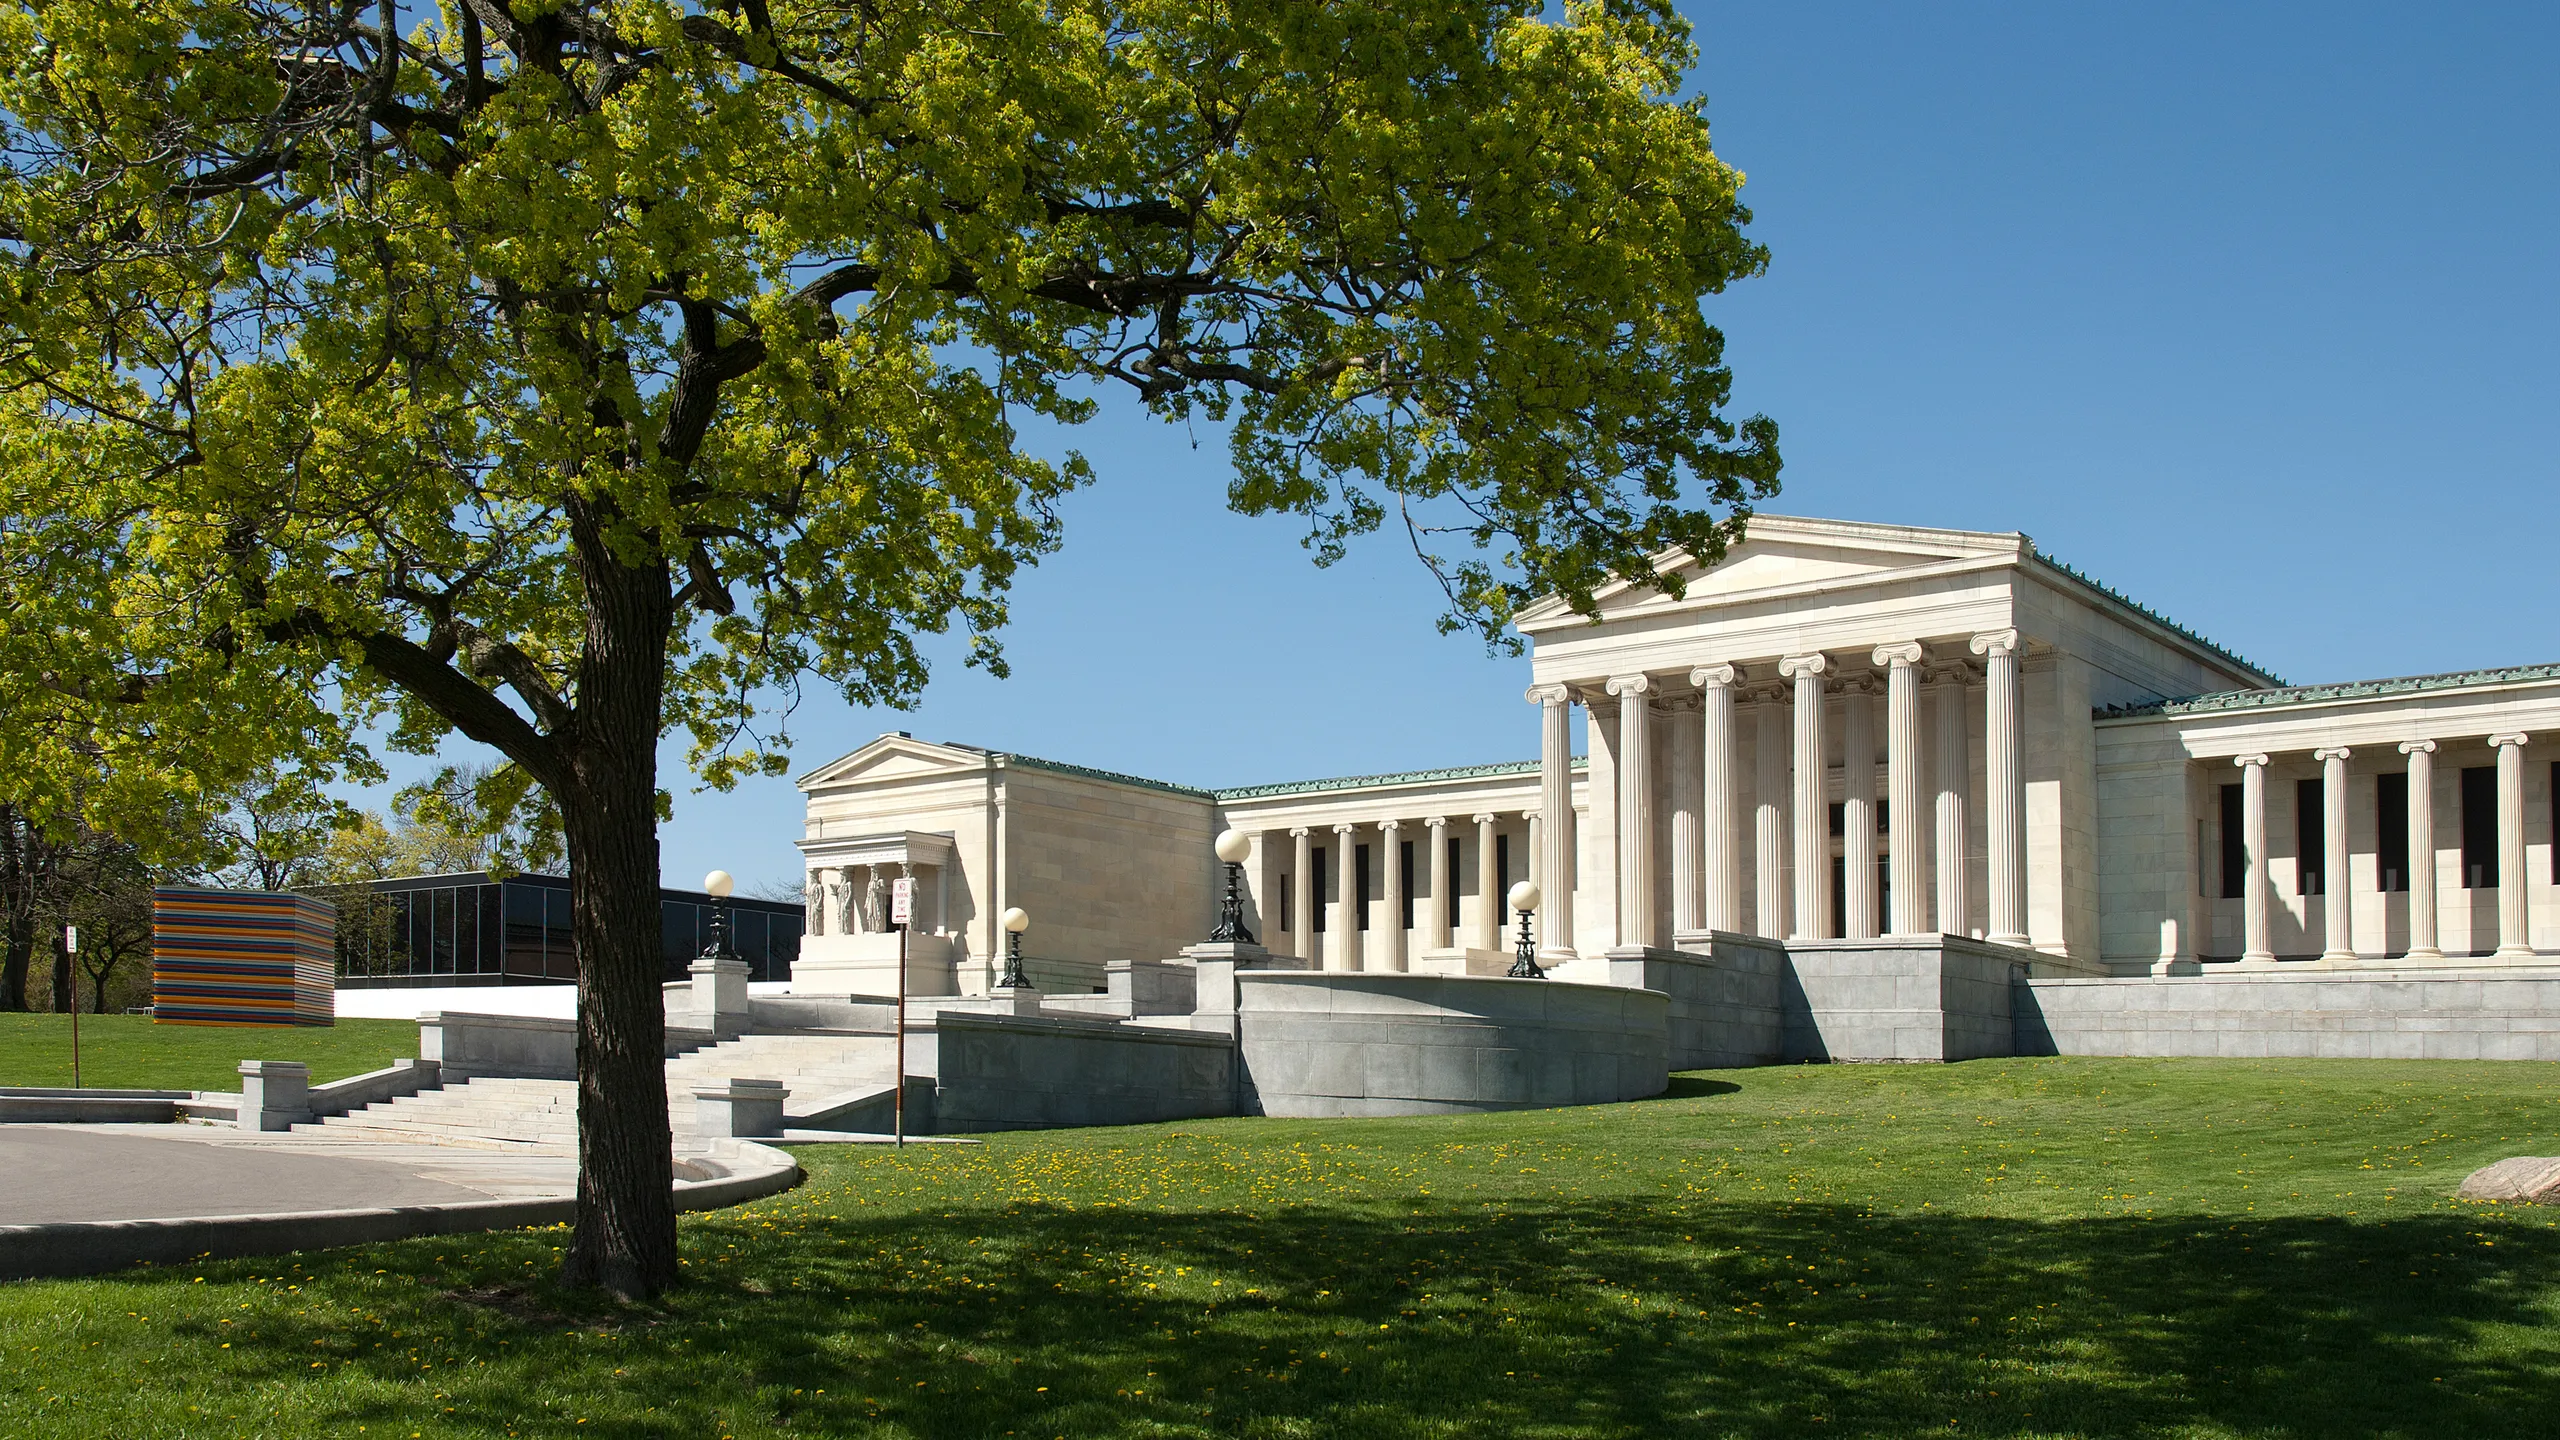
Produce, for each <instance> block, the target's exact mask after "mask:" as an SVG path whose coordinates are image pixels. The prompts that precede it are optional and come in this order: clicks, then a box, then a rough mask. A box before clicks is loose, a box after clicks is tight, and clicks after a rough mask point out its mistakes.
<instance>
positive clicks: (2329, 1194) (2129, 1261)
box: [0, 1060, 2560, 1440]
mask: <svg viewBox="0 0 2560 1440" xmlns="http://www.w3.org/2000/svg"><path fill="white" fill-rule="evenodd" d="M2537 1153H2538V1154H2551V1153H2560V1067H2554V1066H2550V1065H2524V1064H2508V1065H2469V1064H2454V1063H2406V1064H2403V1063H2383V1062H2376V1063H2357V1062H2316V1061H2276V1062H2265V1063H2242V1062H2216V1061H2127V1060H2115V1061H2100V1060H2035V1061H2014V1062H2008V1061H1983V1062H1975V1063H1973V1064H1968V1065H1959V1066H1944V1067H1921V1066H1894V1067H1883V1066H1878V1067H1846V1066H1841V1067H1828V1068H1799V1069H1785V1070H1759V1071H1746V1072H1720V1073H1716V1074H1712V1075H1698V1076H1690V1077H1684V1078H1683V1079H1681V1080H1679V1081H1677V1082H1675V1087H1674V1091H1673V1093H1672V1095H1670V1096H1669V1097H1666V1098H1664V1099H1660V1100H1656V1101H1650V1102H1646V1103H1642V1104H1637V1105H1628V1106H1617V1107H1610V1108H1604V1109H1588V1110H1571V1111H1549V1112H1542V1113H1531V1114H1512V1115H1494V1116H1480V1117H1467V1118H1457V1119H1427V1120H1381V1121H1335V1122H1323V1123H1309V1122H1284V1121H1268V1120H1265V1121H1253V1120H1227V1121H1205V1122H1191V1123H1185V1124H1175V1125H1165V1126H1153V1127H1146V1128H1137V1129H1123V1130H1104V1131H1081V1132H1072V1131H1071V1132H1051V1133H1045V1134H1022V1135H1007V1136H996V1137H990V1138H989V1140H988V1143H987V1144H985V1145H984V1146H982V1147H966V1148H964V1147H955V1146H940V1147H917V1148H913V1149H910V1150H908V1151H906V1152H904V1153H898V1152H893V1151H890V1150H886V1149H873V1148H852V1147H843V1148H811V1149H808V1150H804V1151H803V1152H802V1156H803V1160H804V1163H806V1164H807V1165H808V1166H809V1167H810V1169H811V1171H812V1177H811V1181H810V1183H809V1184H808V1185H806V1186H804V1187H803V1188H801V1189H799V1190H797V1191H794V1192H792V1193H789V1194H786V1195H782V1196H778V1197H775V1198H774V1199H772V1200H769V1201H766V1202H764V1203H762V1204H759V1205H756V1206H752V1207H747V1208H744V1209H740V1210H734V1211H728V1212H724V1213H721V1214H717V1215H710V1216H702V1217H696V1218H693V1219H690V1220H688V1221H686V1222H685V1227H684V1242H685V1250H686V1255H687V1257H688V1258H687V1265H688V1270H689V1273H690V1275H691V1277H692V1279H691V1283H690V1284H688V1285H687V1286H686V1287H685V1288H684V1289H682V1290H681V1291H679V1292H678V1293H676V1294H675V1295H673V1296H672V1297H670V1298H669V1299H668V1301H667V1302H666V1303H665V1304H664V1305H663V1306H659V1307H650V1308H635V1309H628V1310H623V1309H615V1308H613V1307H610V1306H606V1305H599V1304H595V1303H592V1302H590V1301H588V1300H586V1299H584V1298H582V1297H579V1296H572V1295H564V1294H562V1293H560V1292H557V1291H555V1290H554V1289H552V1288H551V1287H550V1286H549V1285H548V1283H547V1278H548V1276H549V1274H550V1272H551V1270H552V1267H553V1265H554V1263H555V1259H556V1251H555V1249H554V1247H555V1246H557V1245H558V1244H560V1243H561V1241H562V1239H563V1237H562V1236H561V1235H560V1234H559V1233H557V1232H527V1233H519V1234H512V1235H505V1236H485V1237H457V1238H447V1239H440V1240H423V1241H413V1242H407V1243H403V1244H398V1245H387V1246H378V1247H371V1248H367V1249H361V1250H353V1251H341V1252H334V1253H324V1254H317V1255H313V1256H309V1257H304V1258H303V1259H302V1260H301V1261H299V1262H285V1261H275V1260H269V1261H263V1262H258V1261H242V1262H235V1263H227V1264H207V1265H201V1266H194V1267H184V1268H177V1269H170V1270H162V1271H152V1272H136V1273H135V1274H133V1275H130V1276H126V1277H120V1278H117V1279H115V1280H110V1281H87V1282H43V1283H27V1284H20V1285H14V1286H0V1346H5V1347H6V1353H7V1354H8V1355H9V1357H10V1360H11V1362H12V1363H11V1364H10V1365H9V1366H8V1368H7V1369H6V1371H5V1372H0V1433H7V1434H33V1435H66V1436H68V1435H115V1436H126V1437H133V1436H179V1435H184V1436H217V1435H219V1436H230V1435H243V1436H261V1437H284V1436H315V1437H316V1436H333V1437H335V1436H353V1435H388V1436H412V1435H415V1436H458V1435H470V1436H501V1435H524V1436H561V1437H566V1436H584V1435H612V1436H646V1437H661V1436H663V1437H668V1440H675V1437H723V1436H730V1437H739V1440H745V1437H767V1436H819V1435H848V1436H952V1437H962V1436H967V1437H977V1436H997V1435H1006V1434H1018V1435H1025V1436H1032V1435H1036V1436H1044V1437H1046V1436H1073V1437H1086V1436H1202V1437H1207V1436H1229V1435H1242V1436H1306V1437H1325V1440H1331V1437H1367V1436H1398V1437H1402V1436H1450V1435H1467V1436H1484V1437H1507V1436H1541V1437H1544V1436H1553V1437H1566V1436H1571V1437H1582V1436H1626V1437H1635V1436H1658V1435H1702V1436H1722V1435H1734V1436H1768V1437H1788V1440H1794V1437H1801V1436H1805V1435H1808V1434H1837V1435H1844V1436H1873V1435H1882V1436H1920V1435H1932V1436H1942V1435H2003V1436H2029V1435H2052V1436H2063V1435H2124V1436H2199V1437H2202V1436H2213V1437H2221V1436H2242V1435H2250V1436H2282V1437H2305V1440H2308V1437H2328V1436H2395V1437H2396V1436H2407V1437H2421V1436H2423V1437H2475V1436H2534V1437H2542V1436H2547V1435H2549V1434H2551V1433H2552V1431H2553V1426H2554V1421H2553V1419H2552V1417H2553V1414H2554V1413H2555V1410H2554V1406H2555V1403H2560V1229H2555V1228H2554V1223H2553V1218H2551V1217H2549V1216H2548V1215H2547V1213H2546V1212H2542V1211H2537V1210H2532V1209H2516V1208H2499V1207H2493V1206H2482V1205H2472V1204H2464V1203H2460V1202H2456V1201H2454V1200H2452V1199H2451V1198H2450V1192H2451V1191H2452V1189H2453V1188H2454V1187H2455V1186H2456V1185H2457V1184H2458V1183H2459V1182H2460V1180H2461V1178H2462V1176H2463V1175H2464V1174H2465V1173H2467V1172H2468V1171H2469V1170H2471V1169H2472V1168H2473V1167H2475V1166H2477V1165H2480V1164H2482V1163H2485V1162H2487V1161H2489V1160H2493V1159H2497V1158H2499V1157H2502V1156H2507V1155H2516V1154H2537Z"/></svg>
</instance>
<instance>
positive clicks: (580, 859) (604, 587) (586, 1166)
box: [554, 501, 676, 1300]
mask: <svg viewBox="0 0 2560 1440" xmlns="http://www.w3.org/2000/svg"><path fill="white" fill-rule="evenodd" d="M592 504H593V502H583V501H573V502H572V504H571V507H570V531H571V540H572V543H573V544H574V545H575V547H576V549H577V553H578V558H579V562H580V564H579V568H580V571H581V582H582V584H583V587H584V589H585V591H586V596H587V633H586V640H585V645H584V652H583V654H582V655H581V657H580V662H579V670H578V706H577V716H576V720H575V725H574V735H573V736H564V737H562V738H563V739H567V740H569V741H570V748H569V756H568V768H569V774H568V775H567V777H566V779H567V782H568V783H566V784H564V785H562V786H560V787H558V789H557V790H555V792H554V793H555V797H556V798H557V799H558V801H559V804H560V818H561V823H562V828H563V830H564V832H565V836H566V839H567V842H568V850H569V895H570V910H571V915H572V917H573V920H572V923H573V924H574V926H575V929H576V933H577V943H578V960H579V964H578V1211H577V1236H576V1239H575V1240H574V1241H573V1242H572V1244H571V1246H570V1250H569V1255H568V1259H567V1262H566V1264H565V1266H564V1267H563V1278H564V1279H566V1280H567V1281H568V1282H569V1283H571V1284H573V1285H595V1286H600V1287H602V1288H603V1289H605V1290H607V1291H609V1292H611V1293H612V1294H614V1295H616V1296H619V1297H621V1298H623V1299H626V1300H630V1299H643V1298H646V1297H648V1296H651V1295H654V1294H656V1293H657V1292H659V1291H660V1290H663V1289H665V1288H667V1287H668V1286H670V1285H672V1284H674V1283H675V1280H676V1215H675V1194H674V1189H675V1171H674V1162H673V1157H672V1154H671V1144H672V1141H671V1136H670V1134H669V1131H668V1127H667V1084H666V1012H665V1007H664V1002H663V1000H662V998H661V993H662V989H661V987H662V981H661V978H660V977H661V973H662V971H663V968H664V967H663V963H662V961H661V959H660V955H659V944H660V941H659V933H660V931H659V924H658V807H657V797H658V776H657V754H658V721H659V714H660V701H661V699H662V698H663V696H662V692H663V690H664V687H665V683H666V682H665V676H666V650H667V630H668V625H669V623H670V621H671V619H672V617H673V610H674V604H673V601H672V599H671V597H670V595H669V593H668V588H667V581H668V575H667V570H666V568H665V566H664V565H663V564H656V565H649V566H643V567H636V568H635V567H629V566H625V565H622V564H620V563H618V562H617V561H616V560H615V559H614V557H613V555H612V554H611V552H610V551H609V549H608V548H607V547H606V546H605V544H604V543H603V539H602V529H603V525H604V521H605V517H603V516H600V515H598V514H596V513H594V511H593V509H592Z"/></svg>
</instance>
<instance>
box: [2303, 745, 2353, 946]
mask: <svg viewBox="0 0 2560 1440" xmlns="http://www.w3.org/2000/svg"><path fill="white" fill-rule="evenodd" d="M2349 753H2350V752H2349V751H2347V750H2346V749H2345V748H2343V747H2340V746H2331V747H2329V748H2328V749H2325V750H2314V751H2312V752H2311V758H2313V759H2315V760H2317V761H2319V762H2320V917H2321V929H2322V931H2323V932H2324V933H2323V934H2322V935H2321V937H2320V938H2321V946H2320V963H2322V964H2324V965H2352V964H2354V963H2355V959H2356V942H2355V905H2354V903H2353V896H2354V887H2353V886H2351V885H2350V884H2349V883H2348V880H2347V864H2348V859H2347V756H2348V754H2349Z"/></svg>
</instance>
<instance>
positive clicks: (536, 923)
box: [499, 885, 542, 977]
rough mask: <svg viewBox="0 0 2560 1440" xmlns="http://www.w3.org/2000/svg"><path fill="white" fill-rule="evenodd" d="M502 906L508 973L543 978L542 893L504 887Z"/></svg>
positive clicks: (532, 889) (516, 887)
mask: <svg viewBox="0 0 2560 1440" xmlns="http://www.w3.org/2000/svg"><path fill="white" fill-rule="evenodd" d="M499 888H500V889H501V890H502V891H503V892H504V893H505V899H504V900H503V901H502V902H501V904H503V905H504V907H505V909H506V916H507V967H506V968H507V973H508V974H510V975H531V976H535V977H539V976H540V975H541V974H542V892H541V891H539V890H536V889H534V888H533V887H532V886H530V885H504V886H500V887H499Z"/></svg>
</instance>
